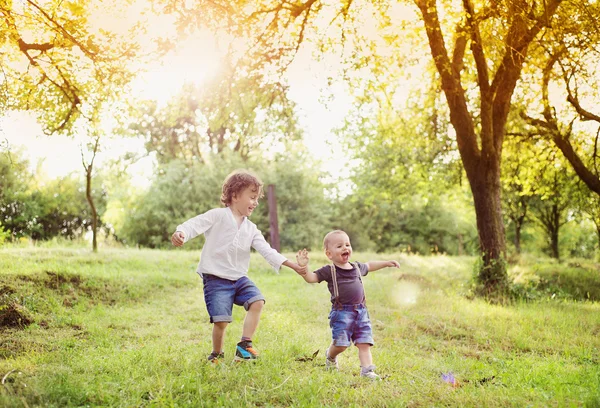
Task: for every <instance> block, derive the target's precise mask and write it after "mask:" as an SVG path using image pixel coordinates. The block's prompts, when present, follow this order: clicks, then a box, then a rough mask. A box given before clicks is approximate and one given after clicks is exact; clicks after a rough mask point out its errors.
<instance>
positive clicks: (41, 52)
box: [0, 0, 140, 134]
mask: <svg viewBox="0 0 600 408" xmlns="http://www.w3.org/2000/svg"><path fill="white" fill-rule="evenodd" d="M120 4H121V3H116V2H115V3H113V4H112V5H111V7H112V8H113V10H114V9H116V8H118V7H119V6H120ZM123 4H128V2H125V3H123ZM102 8H104V10H106V9H107V4H106V3H104V4H99V3H95V2H93V1H91V0H86V1H81V2H64V1H61V0H26V1H18V2H17V1H11V0H2V1H0V16H1V17H2V18H0V32H2V34H1V35H0V52H1V53H2V60H1V61H0V114H2V113H4V112H5V111H6V110H29V111H33V112H35V113H36V114H37V116H38V119H39V121H40V123H41V124H42V126H43V128H44V130H45V132H47V133H48V134H52V133H55V132H65V133H68V132H70V131H71V129H72V126H73V124H74V123H75V122H76V121H77V119H78V118H80V117H82V116H83V117H88V119H89V117H91V116H92V115H93V111H94V110H95V109H96V108H95V107H96V106H98V104H99V103H100V102H102V101H105V100H108V99H111V97H113V96H116V95H117V94H118V92H120V91H122V90H123V86H124V85H125V84H126V83H127V82H128V81H129V80H130V79H131V77H132V74H133V71H134V69H133V65H131V64H130V62H131V60H132V59H133V58H135V57H136V56H139V53H140V45H139V44H138V42H137V37H136V36H135V35H134V34H133V33H135V28H136V27H132V31H131V35H130V36H124V35H119V34H118V33H116V32H114V31H113V30H110V29H108V28H105V27H103V26H102V24H98V23H96V24H92V22H91V21H90V20H91V17H92V14H93V13H100V12H101V10H102ZM108 24H109V20H108V18H107V19H106V20H105V21H104V25H108ZM137 28H138V29H139V28H140V26H138V27H137ZM90 107H93V108H90Z"/></svg>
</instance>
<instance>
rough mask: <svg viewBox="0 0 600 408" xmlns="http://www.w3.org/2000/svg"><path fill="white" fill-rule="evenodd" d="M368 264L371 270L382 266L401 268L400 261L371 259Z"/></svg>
mask: <svg viewBox="0 0 600 408" xmlns="http://www.w3.org/2000/svg"><path fill="white" fill-rule="evenodd" d="M367 266H368V267H369V272H373V271H377V270H379V269H382V268H392V267H396V268H399V267H400V264H399V263H398V261H369V262H367Z"/></svg>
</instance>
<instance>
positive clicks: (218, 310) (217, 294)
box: [202, 273, 265, 323]
mask: <svg viewBox="0 0 600 408" xmlns="http://www.w3.org/2000/svg"><path fill="white" fill-rule="evenodd" d="M202 282H203V283H204V302H206V309H207V310H208V315H209V316H210V322H211V323H216V322H232V321H233V318H232V316H231V312H232V310H233V305H234V304H236V305H238V306H244V309H246V310H248V308H249V307H250V305H251V304H252V303H254V302H256V301H259V300H262V301H264V300H265V298H264V296H263V295H262V293H260V290H258V288H257V287H256V285H254V283H253V282H252V281H251V280H250V279H248V278H247V277H246V276H244V277H242V278H240V279H238V280H236V281H232V280H228V279H223V278H219V277H218V276H215V275H209V274H207V273H203V274H202Z"/></svg>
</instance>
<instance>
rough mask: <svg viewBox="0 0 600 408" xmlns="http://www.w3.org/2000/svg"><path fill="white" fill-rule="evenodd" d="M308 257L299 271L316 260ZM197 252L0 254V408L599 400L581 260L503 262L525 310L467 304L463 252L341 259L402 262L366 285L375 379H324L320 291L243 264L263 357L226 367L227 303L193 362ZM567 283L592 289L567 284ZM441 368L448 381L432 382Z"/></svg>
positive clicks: (595, 329) (595, 335)
mask: <svg viewBox="0 0 600 408" xmlns="http://www.w3.org/2000/svg"><path fill="white" fill-rule="evenodd" d="M311 256H312V258H313V259H312V260H311V266H312V267H315V268H316V267H317V266H321V264H322V263H324V258H322V257H321V256H320V255H318V254H312V255H311ZM289 257H291V254H289ZM197 258H198V253H197V252H194V251H189V252H186V251H150V250H134V249H130V250H125V249H122V250H120V249H105V250H101V252H100V253H99V254H92V253H90V252H89V250H87V249H76V248H69V249H57V248H12V249H11V248H8V249H3V250H0V316H1V318H0V325H1V327H0V380H1V382H2V385H0V406H3V407H4V406H6V407H23V406H25V407H27V406H29V407H33V406H44V407H66V406H118V407H121V406H122V407H140V406H161V407H162V406H227V407H244V406H261V407H283V406H297V407H302V406H315V407H320V406H344V407H348V406H374V407H404V406H407V407H431V406H435V407H445V406H449V407H458V406H460V407H463V406H469V407H482V406H485V407H507V406H509V407H510V406H514V407H548V406H550V407H563V406H568V407H569V406H573V407H580V406H586V407H598V406H600V351H599V346H600V340H599V338H600V303H598V302H597V301H592V300H585V299H598V298H597V297H596V296H597V295H596V292H595V291H596V290H599V289H598V288H599V287H600V286H599V282H600V272H598V270H599V269H598V266H597V265H595V264H589V265H580V264H568V265H567V264H565V265H552V264H549V265H544V266H543V267H542V266H540V265H537V264H535V263H524V264H519V265H516V266H513V267H511V268H512V270H511V273H513V274H515V275H517V276H518V278H519V279H520V280H521V281H522V282H525V283H524V284H523V286H522V288H523V291H524V293H525V294H526V295H528V296H529V295H532V296H530V298H531V299H534V300H532V301H529V302H515V303H513V304H510V305H506V306H499V305H491V304H488V303H486V302H484V301H482V300H479V299H471V298H470V296H468V290H469V286H468V285H469V284H468V282H469V278H470V276H471V271H472V265H473V263H474V259H473V258H466V257H465V258H451V257H444V256H439V257H428V258H423V257H416V256H399V255H397V256H394V255H387V256H386V255H374V254H360V253H357V254H354V256H353V259H354V260H362V261H368V260H370V259H398V260H399V261H400V262H401V268H400V269H384V270H381V271H377V272H374V273H372V274H369V276H367V277H366V278H365V279H364V282H365V287H366V291H367V302H368V305H369V310H370V314H371V319H372V322H373V328H374V337H375V342H376V346H375V347H374V348H373V357H374V361H375V364H376V365H377V371H378V372H379V373H380V374H381V375H382V376H383V377H384V380H383V381H381V382H372V381H369V380H366V379H362V378H360V377H359V376H358V373H359V364H358V357H357V352H356V349H355V348H352V349H349V350H347V351H346V352H345V353H343V354H342V355H341V356H340V357H339V361H340V368H341V370H340V372H326V371H325V369H324V350H325V349H326V347H327V345H328V344H329V341H330V332H329V326H328V321H327V316H328V312H329V299H328V298H329V296H328V292H327V288H326V286H325V284H320V285H309V284H307V283H305V282H304V281H303V280H302V279H301V278H300V277H298V276H297V275H295V273H293V272H292V271H291V270H289V269H285V270H282V272H281V274H280V275H275V274H274V273H273V272H272V270H270V268H269V267H268V266H267V264H266V263H265V262H264V261H263V260H262V258H260V257H258V256H254V255H253V259H252V262H251V265H252V266H251V270H250V277H251V278H252V279H253V280H254V282H255V283H256V284H257V285H258V287H259V288H260V289H261V290H262V292H263V294H264V295H265V297H266V298H267V304H266V307H265V309H264V313H263V316H262V319H261V323H260V326H259V329H258V332H257V335H256V337H255V339H254V341H255V345H256V347H257V348H258V349H259V350H260V351H261V359H260V361H258V362H257V363H255V364H233V363H232V362H231V360H232V358H233V351H234V347H235V343H236V342H237V341H238V340H239V336H240V334H241V323H242V320H243V316H244V314H243V310H242V309H241V308H236V309H235V312H234V322H233V323H232V324H231V325H229V327H228V329H227V336H226V350H225V352H226V360H227V361H226V363H225V364H221V365H219V366H217V367H213V366H211V365H209V364H207V363H206V356H207V355H208V353H210V351H211V342H210V338H211V337H210V334H211V325H210V324H209V323H208V315H207V313H206V309H205V306H204V301H203V298H202V285H201V280H200V279H199V278H198V276H197V275H196V274H195V273H194V271H195V268H196V264H197ZM561 271H565V272H564V275H561V273H562V272H561ZM579 276H585V282H586V285H587V286H586V288H587V287H589V288H591V289H590V290H587V289H586V288H583V289H582V288H581V287H577V288H575V289H573V288H572V287H571V286H569V285H575V286H576V282H577V281H578V277H579ZM531 282H534V284H533V285H532V284H531ZM563 284H564V285H563ZM561 285H563V286H561ZM532 288H534V289H535V290H532ZM598 293H600V290H599V292H598ZM577 294H579V295H577ZM524 298H528V297H527V296H524ZM574 299H584V300H574ZM317 351H318V354H317V356H316V358H315V359H314V360H310V357H311V356H312V355H313V354H314V353H315V352H317ZM302 360H305V361H302ZM450 372H451V373H453V375H454V377H455V378H456V379H457V380H458V384H457V385H458V386H456V387H454V386H452V385H450V384H448V383H447V382H444V381H443V380H442V374H447V373H450Z"/></svg>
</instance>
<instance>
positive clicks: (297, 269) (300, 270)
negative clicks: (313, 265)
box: [283, 260, 306, 276]
mask: <svg viewBox="0 0 600 408" xmlns="http://www.w3.org/2000/svg"><path fill="white" fill-rule="evenodd" d="M283 265H285V266H287V267H288V268H291V269H293V270H294V271H295V272H296V273H297V274H298V275H300V276H304V275H305V274H306V266H300V265H298V264H296V263H294V262H291V261H288V260H286V261H285V262H284V263H283Z"/></svg>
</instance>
